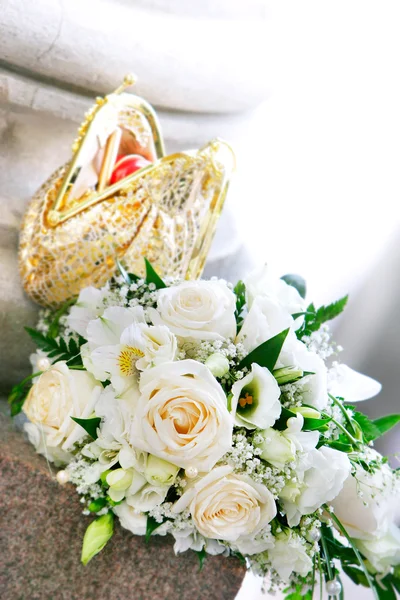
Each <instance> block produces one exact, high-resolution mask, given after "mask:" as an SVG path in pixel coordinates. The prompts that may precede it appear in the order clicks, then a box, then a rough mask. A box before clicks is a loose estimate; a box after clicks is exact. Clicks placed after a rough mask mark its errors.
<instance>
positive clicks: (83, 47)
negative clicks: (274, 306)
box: [0, 0, 265, 389]
mask: <svg viewBox="0 0 400 600" xmlns="http://www.w3.org/2000/svg"><path fill="white" fill-rule="evenodd" d="M264 17H265V14H264V2H263V0H249V1H248V2H245V3H243V2H242V1H241V0H213V1H211V0H210V1H209V0H207V1H205V0H196V1H193V0H192V1H191V2H186V1H185V0H150V1H149V0H136V1H135V0H85V2H82V1H81V0H68V2H67V1H65V0H59V1H58V2H54V0H36V1H35V2H31V3H27V2H25V1H24V0H3V2H2V7H1V15H0V136H1V151H0V190H1V192H0V227H1V231H2V236H1V239H0V260H1V263H2V270H1V276H0V277H1V278H0V286H1V287H0V318H1V321H0V324H1V327H2V336H1V338H0V353H1V355H2V357H3V356H4V359H5V360H4V359H3V366H5V369H4V370H3V373H4V375H3V376H2V380H1V382H0V389H1V387H2V388H3V389H6V388H8V387H9V386H10V384H12V383H13V382H15V381H17V379H18V378H19V377H20V376H21V375H23V374H24V372H26V369H27V367H28V363H27V356H28V353H29V351H30V347H29V341H28V340H27V339H26V337H25V336H24V334H23V332H22V325H23V324H28V325H32V324H33V323H34V321H35V319H36V307H34V306H33V305H32V304H31V303H30V302H29V301H28V299H27V298H26V297H25V296H24V294H23V293H22V291H21V289H20V285H19V278H18V273H17V267H16V251H17V238H18V225H19V221H20V218H21V215H22V213H23V211H24V208H25V206H26V203H27V202H28V200H29V198H30V196H31V195H32V194H33V193H34V191H35V190H36V189H37V187H38V186H39V185H40V184H41V183H42V182H43V181H44V180H45V179H46V178H47V177H48V175H49V174H50V173H51V172H52V171H53V170H54V169H55V168H56V167H58V166H59V165H60V164H61V163H63V162H64V161H65V160H66V158H67V157H68V156H69V153H70V146H71V142H72V140H73V139H74V137H75V133H76V128H77V124H78V123H79V122H80V121H81V120H82V116H83V113H84V112H85V111H86V110H87V108H88V107H89V106H90V105H91V104H92V102H93V98H94V97H95V96H96V95H99V94H104V93H107V92H110V91H111V90H113V89H115V88H116V87H117V86H118V85H119V83H120V82H121V80H122V78H123V76H124V75H125V74H126V73H128V72H134V73H136V74H137V75H138V78H139V80H138V84H137V87H136V88H135V93H137V94H139V95H143V96H144V97H145V98H146V99H147V100H148V101H150V102H151V103H152V104H153V105H154V106H155V108H156V110H157V112H158V115H159V117H160V120H161V125H162V128H163V132H164V137H165V140H166V147H167V151H169V152H173V151H176V150H181V149H185V148H186V149H188V148H196V147H200V146H201V145H202V144H203V143H204V142H206V141H208V140H209V139H211V138H213V137H216V136H219V137H222V138H225V139H227V141H229V142H230V143H231V144H232V145H233V146H234V147H235V148H236V149H237V150H238V156H240V152H241V149H248V148H251V147H252V144H253V140H252V136H253V133H254V124H253V116H252V111H253V109H254V108H255V107H256V106H257V105H258V104H259V103H260V102H261V101H262V100H263V98H264V96H265V83H264V78H263V62H264V60H265V55H264V52H263V40H264ZM239 165H240V162H239ZM240 178H241V174H240V168H239V170H238V173H237V175H236V182H234V184H233V185H232V188H231V191H230V194H229V196H228V202H227V207H226V210H225V212H224V215H223V217H222V222H221V224H220V227H219V230H218V234H217V236H216V240H215V243H214V245H213V248H212V250H211V254H210V259H209V263H208V266H207V269H206V275H207V276H208V275H210V274H214V273H216V274H218V275H222V274H224V276H225V277H227V278H229V277H233V278H234V277H235V276H236V273H238V272H239V273H240V271H242V270H243V269H244V266H245V265H246V264H248V260H249V259H248V257H247V255H246V252H245V251H244V250H243V249H241V240H240V236H239V234H238V230H237V226H236V223H235V219H234V217H233V211H231V210H230V206H232V205H234V202H235V197H236V198H238V197H239V194H240V193H241V186H240ZM241 267H242V268H241Z"/></svg>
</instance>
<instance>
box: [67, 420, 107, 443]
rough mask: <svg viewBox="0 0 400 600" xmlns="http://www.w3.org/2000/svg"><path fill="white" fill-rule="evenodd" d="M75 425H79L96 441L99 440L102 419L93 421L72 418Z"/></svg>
mask: <svg viewBox="0 0 400 600" xmlns="http://www.w3.org/2000/svg"><path fill="white" fill-rule="evenodd" d="M71 419H72V420H73V421H75V423H78V425H80V426H81V427H82V428H83V429H84V430H85V431H86V433H88V434H89V435H90V437H91V438H93V439H94V440H96V439H97V428H98V427H99V425H100V422H101V419H100V417H93V418H92V419H79V418H78V417H71Z"/></svg>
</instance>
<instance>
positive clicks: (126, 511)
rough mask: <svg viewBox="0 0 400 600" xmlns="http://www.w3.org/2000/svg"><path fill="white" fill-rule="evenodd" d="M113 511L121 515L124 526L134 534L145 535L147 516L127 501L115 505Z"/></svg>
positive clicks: (120, 518)
mask: <svg viewBox="0 0 400 600" xmlns="http://www.w3.org/2000/svg"><path fill="white" fill-rule="evenodd" d="M113 512H114V513H115V514H116V515H117V517H119V520H120V522H121V525H122V527H124V528H125V529H128V530H129V531H130V532H131V533H133V535H145V534H146V527H147V517H146V515H144V514H143V513H141V512H138V511H136V510H135V509H134V508H132V506H129V504H127V502H126V501H124V502H121V504H118V505H117V506H114V508H113Z"/></svg>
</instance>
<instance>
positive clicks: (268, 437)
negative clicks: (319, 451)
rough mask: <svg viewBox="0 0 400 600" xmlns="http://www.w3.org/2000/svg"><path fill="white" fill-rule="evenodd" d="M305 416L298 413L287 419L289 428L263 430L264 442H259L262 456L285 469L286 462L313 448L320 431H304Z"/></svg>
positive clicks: (279, 467) (275, 465)
mask: <svg viewBox="0 0 400 600" xmlns="http://www.w3.org/2000/svg"><path fill="white" fill-rule="evenodd" d="M303 425H304V417H303V416H302V415H301V414H297V415H296V417H291V418H290V419H288V421H287V429H284V430H283V431H276V430H275V429H272V428H269V429H266V430H265V431H263V432H262V435H263V436H264V442H263V443H262V444H259V448H261V450H262V451H263V452H262V454H261V458H263V459H264V460H266V461H268V462H269V463H270V464H271V465H273V466H274V467H277V468H278V469H283V468H284V466H285V464H286V463H288V462H292V461H293V460H295V458H296V454H301V453H306V452H310V451H311V450H313V449H314V448H315V447H316V445H317V444H318V440H319V433H318V431H302V427H303Z"/></svg>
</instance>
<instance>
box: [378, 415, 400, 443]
mask: <svg viewBox="0 0 400 600" xmlns="http://www.w3.org/2000/svg"><path fill="white" fill-rule="evenodd" d="M372 422H373V424H374V426H375V427H376V428H377V429H378V431H379V436H381V435H383V434H384V433H386V432H387V431H389V430H390V429H392V427H395V426H396V425H397V424H398V423H399V422H400V415H386V416H385V417H380V418H379V419H375V420H374V421H372ZM379 436H378V437H379ZM374 439H376V438H374Z"/></svg>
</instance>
